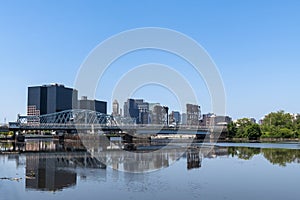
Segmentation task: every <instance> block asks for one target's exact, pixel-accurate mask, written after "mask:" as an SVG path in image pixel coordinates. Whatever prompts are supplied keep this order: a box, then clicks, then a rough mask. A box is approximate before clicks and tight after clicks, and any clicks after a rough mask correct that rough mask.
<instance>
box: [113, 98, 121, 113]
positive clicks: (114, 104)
mask: <svg viewBox="0 0 300 200" xmlns="http://www.w3.org/2000/svg"><path fill="white" fill-rule="evenodd" d="M112 110H113V111H112V115H113V116H119V115H120V113H119V102H118V101H117V100H116V99H115V100H114V102H113V103H112Z"/></svg>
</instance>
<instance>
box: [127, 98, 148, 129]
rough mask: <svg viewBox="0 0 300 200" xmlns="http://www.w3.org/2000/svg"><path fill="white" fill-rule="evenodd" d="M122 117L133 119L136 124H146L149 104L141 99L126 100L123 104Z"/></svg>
mask: <svg viewBox="0 0 300 200" xmlns="http://www.w3.org/2000/svg"><path fill="white" fill-rule="evenodd" d="M124 117H131V118H133V119H135V121H136V123H137V124H148V123H149V103H148V102H145V101H144V100H143V99H127V101H126V102H125V103H124Z"/></svg>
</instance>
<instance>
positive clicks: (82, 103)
mask: <svg viewBox="0 0 300 200" xmlns="http://www.w3.org/2000/svg"><path fill="white" fill-rule="evenodd" d="M78 107H79V109H86V110H92V111H96V112H100V113H104V114H107V102H105V101H98V100H90V99H88V98H87V96H82V97H81V99H80V100H79V101H78Z"/></svg>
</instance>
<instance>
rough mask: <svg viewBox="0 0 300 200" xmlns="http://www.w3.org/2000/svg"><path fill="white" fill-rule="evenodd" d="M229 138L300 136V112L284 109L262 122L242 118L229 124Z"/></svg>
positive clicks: (273, 113) (269, 115) (268, 116)
mask: <svg viewBox="0 0 300 200" xmlns="http://www.w3.org/2000/svg"><path fill="white" fill-rule="evenodd" d="M227 128H228V137H229V138H248V139H258V138H300V114H297V115H292V114H290V113H286V112H284V111H283V110H281V111H278V112H271V113H269V114H268V115H266V116H265V117H264V118H263V120H262V122H261V124H257V123H255V122H253V121H252V120H251V119H248V118H242V119H238V120H237V121H236V122H231V123H229V124H228V126H227Z"/></svg>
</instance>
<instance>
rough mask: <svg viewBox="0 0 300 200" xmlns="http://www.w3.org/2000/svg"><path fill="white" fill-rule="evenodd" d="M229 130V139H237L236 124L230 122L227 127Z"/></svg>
mask: <svg viewBox="0 0 300 200" xmlns="http://www.w3.org/2000/svg"><path fill="white" fill-rule="evenodd" d="M227 130H228V137H229V138H234V137H236V134H237V127H236V124H235V123H233V122H230V123H229V124H228V125H227Z"/></svg>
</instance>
